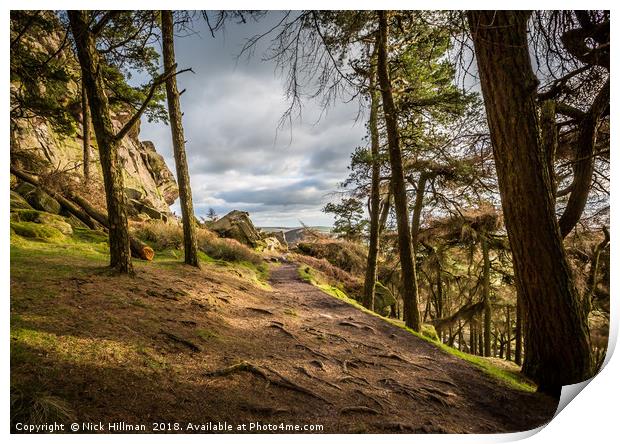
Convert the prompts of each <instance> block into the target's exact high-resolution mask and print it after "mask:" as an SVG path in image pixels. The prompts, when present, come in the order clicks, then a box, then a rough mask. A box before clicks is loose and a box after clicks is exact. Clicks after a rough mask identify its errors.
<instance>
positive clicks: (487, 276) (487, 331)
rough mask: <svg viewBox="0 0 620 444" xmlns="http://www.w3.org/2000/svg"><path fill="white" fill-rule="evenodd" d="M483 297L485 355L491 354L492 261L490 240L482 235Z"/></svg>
mask: <svg viewBox="0 0 620 444" xmlns="http://www.w3.org/2000/svg"><path fill="white" fill-rule="evenodd" d="M482 258H483V261H484V265H483V268H482V298H483V301H484V356H491V295H490V293H491V261H490V258H489V241H488V239H487V238H486V237H484V236H483V237H482Z"/></svg>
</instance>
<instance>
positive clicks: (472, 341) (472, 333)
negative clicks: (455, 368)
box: [469, 317, 476, 355]
mask: <svg viewBox="0 0 620 444" xmlns="http://www.w3.org/2000/svg"><path fill="white" fill-rule="evenodd" d="M469 353H471V354H472V355H475V354H476V321H474V318H473V317H472V318H471V319H470V320H469Z"/></svg>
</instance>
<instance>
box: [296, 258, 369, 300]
mask: <svg viewBox="0 0 620 444" xmlns="http://www.w3.org/2000/svg"><path fill="white" fill-rule="evenodd" d="M295 259H296V260H297V261H299V262H301V263H303V264H306V265H309V266H310V267H312V268H314V269H315V270H318V271H320V272H321V273H322V274H323V275H324V276H325V277H326V278H327V279H328V281H329V284H330V285H333V286H342V287H343V289H344V290H345V291H346V292H347V293H348V294H349V295H351V296H352V297H356V296H361V294H362V292H363V289H364V283H363V281H362V280H361V279H360V278H359V277H356V276H353V275H352V274H351V273H348V272H346V271H344V270H342V269H341V268H338V267H336V266H335V265H332V264H331V263H330V262H329V261H328V260H327V259H317V258H315V257H312V256H306V255H303V254H297V255H295Z"/></svg>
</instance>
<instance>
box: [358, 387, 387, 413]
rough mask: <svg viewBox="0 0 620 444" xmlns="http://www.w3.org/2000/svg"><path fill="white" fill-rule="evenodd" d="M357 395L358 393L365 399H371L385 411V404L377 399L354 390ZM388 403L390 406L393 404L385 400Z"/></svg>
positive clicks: (361, 391)
mask: <svg viewBox="0 0 620 444" xmlns="http://www.w3.org/2000/svg"><path fill="white" fill-rule="evenodd" d="M354 391H355V393H358V394H360V395H362V396H363V397H364V398H367V399H370V400H371V401H372V402H374V403H375V404H377V405H378V406H379V407H380V408H381V409H383V410H385V406H384V405H383V402H381V401H380V400H379V399H377V398H375V397H374V396H372V395H370V394H368V393H366V392H364V391H363V390H360V389H355V390H354ZM384 401H385V402H386V403H388V404H390V405H391V404H392V403H391V402H390V401H389V400H387V399H385V400H384Z"/></svg>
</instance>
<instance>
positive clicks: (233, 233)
mask: <svg viewBox="0 0 620 444" xmlns="http://www.w3.org/2000/svg"><path fill="white" fill-rule="evenodd" d="M209 228H210V229H211V230H213V231H215V232H216V233H218V234H219V235H220V236H222V237H227V238H230V239H235V240H237V241H239V242H241V243H242V244H245V245H249V246H251V247H253V248H255V247H257V246H262V245H261V240H262V239H261V235H260V232H259V231H258V230H257V229H256V227H255V226H254V224H253V223H252V220H251V219H250V215H249V213H246V212H245V211H239V210H233V211H231V212H230V213H228V214H227V215H226V216H224V217H222V218H220V219H218V220H217V221H215V222H213V223H212V224H211V226H210V227H209Z"/></svg>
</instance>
